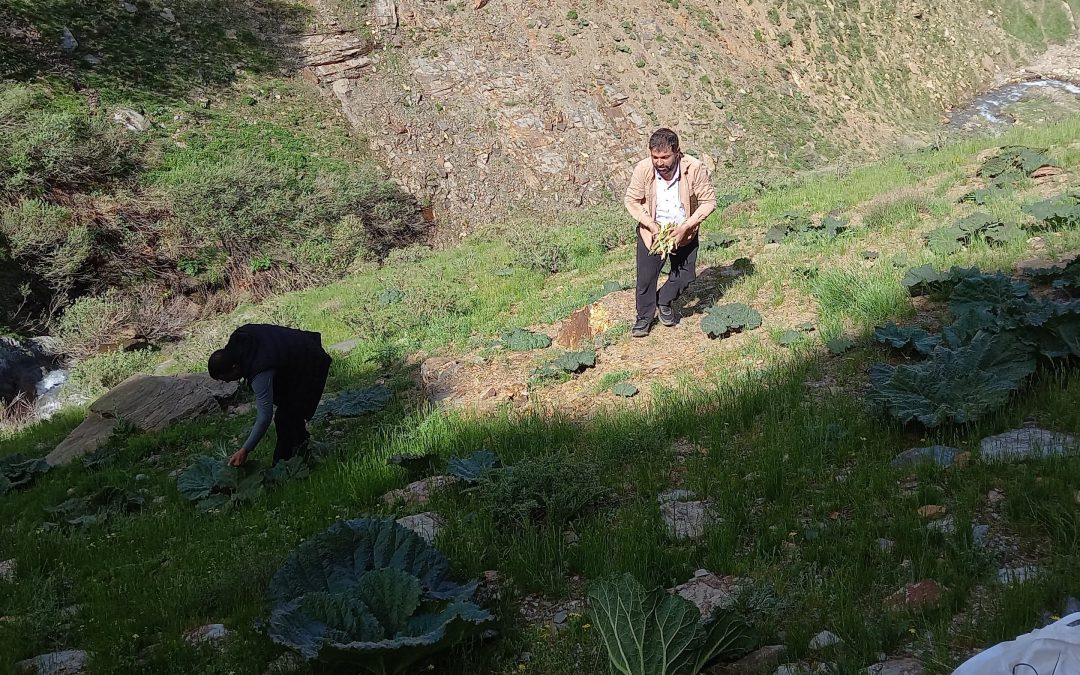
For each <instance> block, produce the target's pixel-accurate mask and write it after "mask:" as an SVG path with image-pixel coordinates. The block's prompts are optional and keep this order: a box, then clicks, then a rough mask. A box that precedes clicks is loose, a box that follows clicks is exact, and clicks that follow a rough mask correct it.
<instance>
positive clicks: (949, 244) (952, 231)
mask: <svg viewBox="0 0 1080 675" xmlns="http://www.w3.org/2000/svg"><path fill="white" fill-rule="evenodd" d="M967 237H968V233H966V232H964V231H963V230H961V229H960V228H958V227H942V228H940V229H937V230H934V231H932V232H931V233H930V234H929V235H928V236H927V238H926V242H927V245H928V246H929V247H930V250H931V251H933V252H934V253H936V254H937V255H953V254H955V253H959V252H960V250H961V249H963V247H964V242H966V241H967Z"/></svg>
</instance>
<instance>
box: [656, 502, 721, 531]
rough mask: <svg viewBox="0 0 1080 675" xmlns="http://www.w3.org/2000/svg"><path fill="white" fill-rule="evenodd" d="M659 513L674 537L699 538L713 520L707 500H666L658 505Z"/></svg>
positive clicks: (710, 506)
mask: <svg viewBox="0 0 1080 675" xmlns="http://www.w3.org/2000/svg"><path fill="white" fill-rule="evenodd" d="M660 515H661V516H663V518H664V523H665V524H667V529H668V533H669V534H671V536H672V537H675V538H676V539H700V538H701V537H702V536H703V535H704V534H705V527H706V526H707V525H708V524H709V523H710V522H712V520H713V514H712V505H711V504H710V503H709V502H667V503H664V504H661V505H660Z"/></svg>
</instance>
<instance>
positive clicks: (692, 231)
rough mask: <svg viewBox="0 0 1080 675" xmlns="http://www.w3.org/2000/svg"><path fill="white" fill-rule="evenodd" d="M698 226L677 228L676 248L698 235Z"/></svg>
mask: <svg viewBox="0 0 1080 675" xmlns="http://www.w3.org/2000/svg"><path fill="white" fill-rule="evenodd" d="M697 231H698V226H697V225H690V226H686V225H680V226H679V227H677V228H675V248H679V247H681V246H683V245H685V244H686V243H687V242H689V241H690V240H691V239H693V238H694V235H696V234H697Z"/></svg>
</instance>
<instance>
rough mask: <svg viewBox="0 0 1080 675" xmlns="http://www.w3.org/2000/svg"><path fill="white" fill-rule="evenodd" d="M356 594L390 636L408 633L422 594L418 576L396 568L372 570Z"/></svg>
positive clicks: (358, 587)
mask: <svg viewBox="0 0 1080 675" xmlns="http://www.w3.org/2000/svg"><path fill="white" fill-rule="evenodd" d="M356 592H357V595H358V597H359V598H360V599H361V600H363V602H364V604H365V605H366V606H367V608H368V609H369V610H370V611H371V613H372V614H374V615H375V617H376V618H377V619H378V620H379V625H381V626H382V628H383V631H384V632H385V634H386V635H387V636H390V637H394V636H397V634H398V633H400V632H401V631H403V630H405V627H406V624H407V622H408V620H409V617H410V616H412V615H413V612H415V611H416V608H417V607H419V606H420V598H421V595H422V589H421V588H420V581H419V580H418V579H417V578H416V577H414V576H413V575H411V574H409V573H408V572H404V571H402V570H399V569H394V568H393V567H384V568H383V569H378V570H372V571H370V572H368V573H367V574H365V575H364V576H362V577H360V583H359V584H358V585H357V591H356Z"/></svg>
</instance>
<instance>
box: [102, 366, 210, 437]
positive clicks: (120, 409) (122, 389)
mask: <svg viewBox="0 0 1080 675" xmlns="http://www.w3.org/2000/svg"><path fill="white" fill-rule="evenodd" d="M90 411H91V412H96V413H98V414H100V415H102V416H103V417H113V418H117V419H122V420H124V421H125V422H127V423H128V424H130V425H132V426H133V427H135V428H136V429H138V430H139V431H161V430H162V429H165V428H166V427H168V426H170V425H172V424H175V423H176V422H182V421H184V420H189V419H192V418H194V417H199V416H200V415H209V414H213V413H217V412H220V411H221V406H220V405H218V401H217V397H215V395H214V392H213V391H211V389H210V388H209V387H208V386H206V385H205V384H204V383H203V382H201V381H199V380H195V379H190V378H189V379H183V378H180V377H166V376H162V375H141V374H140V375H132V376H131V377H129V378H128V379H126V380H124V381H123V382H121V383H120V384H118V385H116V386H115V387H113V389H112V390H111V391H109V393H107V394H105V395H104V396H102V397H101V398H99V399H98V400H96V401H94V402H93V403H91V404H90Z"/></svg>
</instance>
